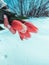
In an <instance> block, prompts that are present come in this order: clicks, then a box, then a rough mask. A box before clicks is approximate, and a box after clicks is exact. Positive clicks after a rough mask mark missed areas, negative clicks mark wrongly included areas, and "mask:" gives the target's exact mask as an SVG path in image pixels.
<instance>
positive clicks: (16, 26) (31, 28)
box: [12, 20, 38, 40]
mask: <svg viewBox="0 0 49 65" xmlns="http://www.w3.org/2000/svg"><path fill="white" fill-rule="evenodd" d="M24 25H26V26H27V31H26V32H25V33H22V32H20V30H22V29H23V27H22V23H21V21H18V20H13V22H12V27H13V29H14V30H16V31H18V33H19V36H20V38H21V40H23V39H27V38H30V37H31V35H30V32H31V33H37V30H38V28H37V27H36V26H34V25H33V24H32V23H30V22H25V23H24Z"/></svg>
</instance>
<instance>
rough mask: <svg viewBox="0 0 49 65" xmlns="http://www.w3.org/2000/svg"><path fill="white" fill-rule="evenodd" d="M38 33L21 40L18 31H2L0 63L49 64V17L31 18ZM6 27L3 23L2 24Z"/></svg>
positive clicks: (0, 35) (5, 64) (6, 64)
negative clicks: (14, 32)
mask: <svg viewBox="0 0 49 65" xmlns="http://www.w3.org/2000/svg"><path fill="white" fill-rule="evenodd" d="M26 21H29V22H32V23H33V24H34V25H36V26H37V27H38V29H39V30H38V33H37V34H35V33H33V34H31V35H32V37H31V38H30V39H27V40H23V41H21V40H20V38H19V35H18V33H16V34H15V35H13V34H12V33H11V32H10V31H9V30H8V29H6V28H5V30H3V31H0V65H49V18H48V17H41V18H30V19H26ZM0 26H2V27H4V26H3V25H0Z"/></svg>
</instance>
